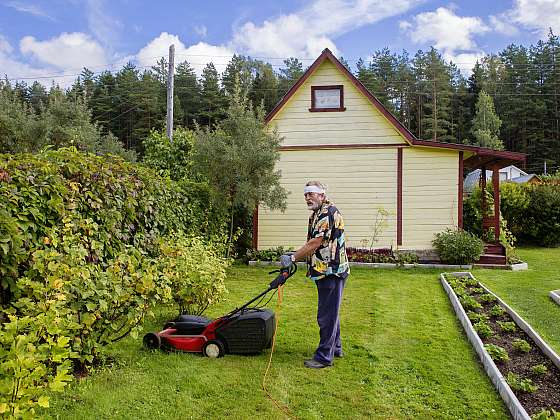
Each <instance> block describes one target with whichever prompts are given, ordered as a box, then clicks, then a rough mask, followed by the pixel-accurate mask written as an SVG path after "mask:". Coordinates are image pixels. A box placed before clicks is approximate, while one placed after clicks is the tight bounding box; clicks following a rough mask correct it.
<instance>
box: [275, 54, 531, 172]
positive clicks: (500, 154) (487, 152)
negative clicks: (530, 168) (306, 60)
mask: <svg viewBox="0 0 560 420" xmlns="http://www.w3.org/2000/svg"><path fill="white" fill-rule="evenodd" d="M325 60H329V61H330V62H331V63H333V64H334V66H335V67H336V68H337V69H338V70H340V71H341V72H342V73H343V74H344V75H346V77H347V78H348V80H349V81H350V82H351V83H352V84H353V85H354V86H355V87H356V88H357V89H358V90H359V91H360V92H361V93H362V94H363V95H364V96H365V97H366V98H367V99H368V100H369V101H370V102H371V104H372V105H373V106H374V107H375V108H377V109H378V110H379V112H381V113H382V114H383V115H384V116H385V118H387V119H388V120H389V122H390V123H392V124H393V126H394V127H395V128H396V129H397V131H399V132H400V133H401V134H402V135H403V136H404V138H405V139H406V140H407V141H409V142H410V144H411V145H416V146H426V147H437V148H443V149H455V150H464V151H468V152H473V153H475V154H478V155H480V156H494V157H497V158H505V159H510V160H512V161H521V162H525V159H526V156H527V155H526V154H525V153H517V152H508V151H500V150H492V149H486V148H484V147H476V146H468V145H464V144H453V143H441V142H435V141H428V140H418V139H417V138H416V137H415V136H414V134H412V133H411V132H410V131H409V130H408V128H406V127H405V126H404V125H403V124H402V123H401V122H400V121H399V120H397V118H396V117H395V116H394V115H393V114H391V113H390V112H389V111H388V110H387V109H386V108H385V107H384V106H383V104H382V103H381V102H379V100H378V99H377V98H376V97H375V96H373V95H372V94H371V92H370V91H369V90H367V88H366V87H365V86H364V85H363V84H362V83H361V82H360V81H359V80H358V79H357V78H356V76H354V75H353V74H352V73H351V72H350V71H349V70H348V69H347V68H346V67H345V66H344V65H343V64H342V63H341V62H340V61H338V59H337V58H336V57H335V56H334V55H333V53H332V52H331V51H330V50H329V49H328V48H325V49H324V50H323V52H322V53H321V55H320V56H319V57H317V59H316V60H315V61H314V62H313V64H311V66H310V67H309V68H308V69H307V70H306V71H305V73H303V75H302V76H301V77H300V79H299V80H298V81H297V82H296V83H295V84H294V85H293V86H292V87H291V88H290V90H288V92H286V94H285V95H284V96H283V97H282V99H281V100H280V101H279V102H278V103H277V104H276V106H275V107H274V108H273V109H272V111H270V112H269V113H268V115H267V116H266V117H265V122H266V123H269V122H270V121H271V120H272V119H273V118H274V116H275V115H276V114H278V112H279V111H280V110H281V109H282V107H283V106H284V105H285V104H286V102H288V100H289V99H290V98H291V97H292V96H293V95H294V93H295V92H296V91H297V90H298V89H299V87H300V86H301V85H302V84H303V83H304V82H305V81H306V80H307V79H308V78H309V76H311V74H313V72H314V71H315V70H316V69H317V67H319V66H320V65H321V64H322V63H323V62H324V61H325Z"/></svg>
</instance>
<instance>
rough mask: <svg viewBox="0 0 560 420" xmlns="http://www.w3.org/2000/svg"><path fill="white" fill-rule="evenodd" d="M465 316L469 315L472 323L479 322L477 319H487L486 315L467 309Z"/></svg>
mask: <svg viewBox="0 0 560 420" xmlns="http://www.w3.org/2000/svg"><path fill="white" fill-rule="evenodd" d="M467 316H468V317H469V319H470V320H471V322H472V323H475V322H479V321H484V322H486V321H488V315H485V314H481V313H478V312H474V311H468V312H467Z"/></svg>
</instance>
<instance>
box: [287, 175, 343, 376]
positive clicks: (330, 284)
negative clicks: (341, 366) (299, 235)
mask: <svg viewBox="0 0 560 420" xmlns="http://www.w3.org/2000/svg"><path fill="white" fill-rule="evenodd" d="M303 194H304V197H305V202H306V203H307V208H308V209H309V210H311V211H312V214H311V216H310V217H309V225H308V228H307V242H306V243H305V245H303V246H302V247H301V248H300V249H298V250H297V251H296V252H295V253H293V254H285V255H282V256H281V257H280V263H281V265H282V266H283V267H288V266H290V265H291V264H292V262H296V261H298V260H300V259H304V258H306V259H307V263H308V270H307V276H308V277H310V278H311V279H312V280H315V284H316V285H317V292H318V295H319V299H318V305H317V323H318V324H319V337H320V340H319V346H318V347H317V350H315V354H314V356H313V358H312V359H308V360H305V361H304V365H305V366H306V367H308V368H312V369H321V368H324V367H328V366H332V364H333V357H342V356H343V353H342V345H341V341H340V319H339V308H340V302H341V300H342V291H343V289H344V284H345V282H346V278H347V277H348V274H349V273H350V269H349V265H348V257H347V256H346V247H345V244H344V221H343V220H342V215H341V214H340V212H339V211H338V209H337V208H336V207H335V205H334V204H333V203H331V202H330V201H329V200H328V199H327V195H326V188H325V186H324V185H323V184H321V183H320V182H318V181H310V182H308V183H307V184H305V188H304V189H303Z"/></svg>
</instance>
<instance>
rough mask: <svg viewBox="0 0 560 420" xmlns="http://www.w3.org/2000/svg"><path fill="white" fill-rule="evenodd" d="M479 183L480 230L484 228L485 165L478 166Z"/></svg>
mask: <svg viewBox="0 0 560 420" xmlns="http://www.w3.org/2000/svg"><path fill="white" fill-rule="evenodd" d="M479 185H480V192H481V194H482V230H484V219H485V218H486V166H482V168H480V180H479Z"/></svg>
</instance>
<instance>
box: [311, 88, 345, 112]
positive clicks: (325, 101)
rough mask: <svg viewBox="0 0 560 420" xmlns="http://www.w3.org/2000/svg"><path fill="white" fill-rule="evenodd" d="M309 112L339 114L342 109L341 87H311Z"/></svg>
mask: <svg viewBox="0 0 560 420" xmlns="http://www.w3.org/2000/svg"><path fill="white" fill-rule="evenodd" d="M309 111H310V112H329V111H330V112H337V111H338V112H340V111H346V108H344V89H343V86H342V85H331V86H311V108H309Z"/></svg>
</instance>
